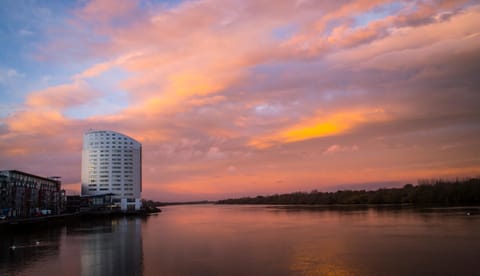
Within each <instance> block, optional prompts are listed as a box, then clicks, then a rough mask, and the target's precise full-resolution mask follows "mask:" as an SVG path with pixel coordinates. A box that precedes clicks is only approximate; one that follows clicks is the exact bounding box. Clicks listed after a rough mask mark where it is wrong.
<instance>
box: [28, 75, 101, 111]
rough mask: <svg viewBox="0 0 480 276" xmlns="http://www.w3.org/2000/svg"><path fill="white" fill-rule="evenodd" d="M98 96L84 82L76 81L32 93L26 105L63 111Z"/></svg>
mask: <svg viewBox="0 0 480 276" xmlns="http://www.w3.org/2000/svg"><path fill="white" fill-rule="evenodd" d="M98 96H99V93H98V92H96V91H94V90H92V89H91V88H89V87H88V85H87V84H86V83H85V82H82V81H76V82H73V83H70V84H63V85H58V86H52V87H49V88H47V89H44V90H40V91H34V92H32V93H30V94H29V95H28V96H27V99H26V104H27V105H28V106H30V107H33V108H55V109H65V108H68V107H72V106H76V105H81V104H85V103H87V102H89V101H91V100H92V99H94V98H96V97H98Z"/></svg>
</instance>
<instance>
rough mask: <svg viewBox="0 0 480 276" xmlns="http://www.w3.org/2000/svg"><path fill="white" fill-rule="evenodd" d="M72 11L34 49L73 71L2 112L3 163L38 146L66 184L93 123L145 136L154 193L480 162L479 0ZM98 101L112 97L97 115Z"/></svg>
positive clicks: (271, 186)
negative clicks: (66, 78)
mask: <svg viewBox="0 0 480 276" xmlns="http://www.w3.org/2000/svg"><path fill="white" fill-rule="evenodd" d="M70 14H72V18H69V20H68V21H65V24H60V25H61V26H60V27H59V26H56V27H55V29H54V30H51V33H50V35H51V36H50V37H48V35H47V37H46V38H45V39H47V40H49V41H48V42H47V43H44V42H38V43H39V44H40V46H39V47H40V51H39V52H40V53H38V51H37V53H36V54H45V55H44V57H45V58H51V60H53V61H55V62H56V63H55V62H54V63H53V65H51V66H52V70H49V71H48V74H49V75H52V79H51V81H49V82H48V83H53V82H54V81H55V76H54V75H55V74H56V73H55V70H60V69H57V68H58V67H57V68H56V67H55V66H58V63H60V64H63V63H65V64H66V65H65V66H66V67H68V66H69V65H71V64H78V66H79V67H78V68H80V69H78V68H75V70H76V71H75V72H73V73H71V77H69V79H70V80H71V81H70V82H66V83H63V84H60V85H52V86H49V87H47V88H45V89H35V88H34V89H32V91H31V92H29V93H28V95H26V97H25V101H24V102H23V103H22V104H18V105H19V108H16V109H15V111H14V112H12V113H11V114H10V115H9V116H8V117H6V118H4V119H1V120H2V123H3V126H2V127H1V129H2V130H1V131H0V145H2V147H3V148H2V147H0V148H1V149H2V150H3V151H4V152H7V155H6V156H8V160H7V157H4V158H0V165H2V166H6V165H7V164H14V165H16V166H20V167H21V166H22V164H38V163H42V162H41V160H42V158H45V156H46V155H45V154H44V153H45V152H48V153H49V155H48V156H49V158H52V159H49V162H56V164H57V165H58V168H59V170H60V171H61V173H62V174H63V175H64V176H65V178H66V179H68V183H78V182H79V162H80V161H79V158H80V157H79V156H80V154H79V152H80V150H81V137H82V133H83V131H85V130H87V129H89V128H99V129H101V128H105V129H112V130H116V131H120V132H124V133H127V134H128V135H130V136H132V137H134V138H136V139H138V140H139V141H140V142H142V144H143V146H144V147H143V148H144V155H143V157H144V168H145V174H144V184H145V185H144V188H145V195H146V197H149V196H150V195H151V196H152V197H153V196H155V197H157V198H158V199H162V197H163V198H166V197H171V198H170V199H175V197H177V198H195V193H198V194H200V195H201V197H212V198H213V197H215V198H218V197H220V198H221V197H222V195H226V194H242V195H247V194H256V193H272V192H273V193H275V192H281V191H284V192H289V191H295V190H310V189H312V188H316V189H321V188H322V187H327V186H328V187H331V186H332V185H337V184H341V183H355V182H375V183H380V182H381V181H385V180H391V181H403V180H405V181H406V180H408V181H411V180H412V179H413V180H415V179H416V178H419V177H429V176H436V175H435V174H442V173H443V172H448V173H449V174H455V173H458V174H462V175H467V174H469V173H477V172H480V170H479V169H478V168H479V166H478V160H476V159H475V156H478V154H479V152H478V150H477V149H478V148H479V147H478V142H477V141H476V140H475V139H474V138H471V137H478V135H479V134H480V133H479V129H478V120H479V118H480V114H479V112H478V110H477V109H478V107H477V106H476V103H477V102H479V100H480V99H479V94H478V87H480V83H479V81H478V78H477V75H478V71H479V70H480V67H479V65H478V64H480V55H479V53H478V50H477V49H478V48H479V46H480V45H479V43H480V42H479V41H480V40H479V39H478V38H479V36H478V35H477V33H478V27H479V26H480V21H479V19H478V18H480V16H479V15H480V10H479V6H478V5H475V3H471V2H464V1H433V2H432V1H428V2H424V1H419V2H415V3H413V2H412V3H410V2H408V3H407V2H405V3H399V4H395V3H393V4H392V3H391V2H390V1H334V2H328V1H275V2H271V1H270V2H269V1H219V0H208V1H186V2H180V3H178V4H177V5H174V6H171V5H170V6H169V5H164V4H159V5H157V4H156V3H153V2H152V3H150V2H149V3H148V4H145V2H141V3H140V2H134V1H88V2H84V4H83V5H81V6H80V7H79V8H78V9H76V10H74V11H72V12H71V13H70ZM59 34H61V35H59ZM279 34H280V35H279ZM32 36H35V34H33V35H32ZM51 60H48V61H49V62H48V63H49V64H50V61H51ZM67 61H68V62H67ZM40 63H41V61H40ZM44 66H45V65H44ZM6 70H8V69H5V70H3V71H1V70H0V73H3V74H0V76H1V77H8V76H7V75H8V72H7V71H6ZM118 72H121V73H118ZM17 73H18V72H17ZM12 74H13V73H12ZM18 74H20V73H18ZM57 74H58V73H57ZM1 77H0V80H1ZM10 77H12V76H10ZM16 77H18V76H16ZM24 77H25V78H26V77H27V76H24ZM106 83H107V84H108V85H107V84H106ZM122 95H123V96H122ZM121 97H124V98H125V99H122V103H123V105H122V104H120V98H121ZM102 101H103V102H105V101H107V102H108V103H109V104H111V105H112V106H119V107H118V108H112V110H113V111H111V112H108V114H107V115H104V113H101V112H100V113H98V112H97V113H95V112H93V111H97V109H101V110H103V109H105V108H104V106H105V105H101V104H99V103H100V102H102ZM99 106H102V107H101V108H100V107H99ZM85 109H89V110H91V111H92V112H85V113H86V114H87V115H85V116H71V115H72V113H79V111H80V110H85ZM93 114H95V115H93ZM5 145H8V147H7V146H5ZM449 145H459V146H458V147H457V146H456V147H452V148H449ZM460 145H461V146H460ZM56 147H59V152H57V151H56ZM442 148H443V149H444V150H439V149H442ZM360 149H361V150H360ZM342 153H344V154H342ZM347 153H349V154H347ZM438 160H445V163H439V162H438ZM43 163H45V162H43ZM232 164H234V165H232ZM411 164H416V165H415V166H411ZM25 167H26V168H28V169H32V168H33V169H34V170H38V171H40V172H41V171H42V170H45V171H49V168H48V167H47V165H42V166H40V167H38V168H34V165H29V166H27V165H25ZM40 168H41V169H40ZM42 174H43V173H42ZM359 175H361V177H360V176H359ZM379 178H382V179H379ZM383 178H385V179H383ZM279 180H281V181H279ZM392 183H393V182H392ZM396 183H397V182H396ZM202 199H203V198H202Z"/></svg>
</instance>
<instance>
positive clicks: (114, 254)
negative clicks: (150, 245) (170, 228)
mask: <svg viewBox="0 0 480 276" xmlns="http://www.w3.org/2000/svg"><path fill="white" fill-rule="evenodd" d="M93 230H94V231H95V233H89V234H88V235H87V236H85V239H86V240H85V241H84V242H83V244H82V249H81V270H82V273H81V275H84V276H87V275H88V276H91V275H93V276H95V275H142V273H143V247H142V231H141V230H142V225H141V220H140V219H128V218H122V219H118V220H111V221H105V224H103V225H97V228H93Z"/></svg>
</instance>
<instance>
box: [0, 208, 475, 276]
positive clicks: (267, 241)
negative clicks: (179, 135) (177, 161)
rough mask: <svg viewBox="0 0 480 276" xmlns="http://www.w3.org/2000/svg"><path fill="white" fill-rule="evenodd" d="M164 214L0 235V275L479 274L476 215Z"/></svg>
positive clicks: (342, 211)
mask: <svg viewBox="0 0 480 276" xmlns="http://www.w3.org/2000/svg"><path fill="white" fill-rule="evenodd" d="M162 209H163V212H162V213H159V214H158V215H154V216H149V217H147V218H118V219H101V220H89V221H80V222H75V223H69V224H67V225H57V226H50V227H40V226H32V227H30V228H29V229H19V230H16V231H2V232H1V233H0V234H1V238H0V275H27V276H30V275H51V276H54V275H68V276H75V275H85V276H87V275H88V276H90V275H102V276H103V275H146V276H150V275H475V274H476V275H478V273H480V266H479V257H480V215H478V209H477V211H475V210H474V211H473V212H472V213H471V215H467V212H470V211H469V210H465V209H429V210H425V209H423V210H417V209H415V210H413V209H405V208H404V209H397V208H363V209H353V208H336V209H332V208H286V207H278V206H250V205H244V206H238V205H220V206H219V205H184V206H169V207H164V208H162ZM12 245H15V249H14V250H13V249H11V246H12Z"/></svg>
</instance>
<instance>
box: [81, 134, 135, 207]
mask: <svg viewBox="0 0 480 276" xmlns="http://www.w3.org/2000/svg"><path fill="white" fill-rule="evenodd" d="M141 192H142V145H141V144H140V143H139V142H137V141H135V140H134V139H132V138H130V137H128V136H126V135H124V134H121V133H118V132H115V131H107V130H92V131H88V132H87V133H85V134H84V136H83V150H82V192H81V194H82V196H94V195H101V194H107V193H112V194H114V195H113V197H112V200H113V203H114V204H117V205H118V206H120V208H121V210H123V211H127V210H139V209H140V207H141Z"/></svg>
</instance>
